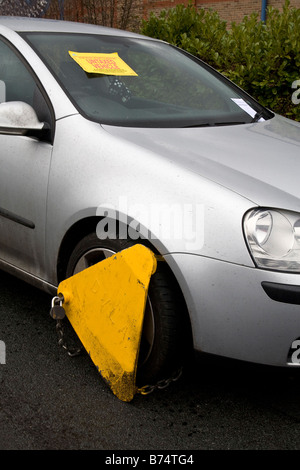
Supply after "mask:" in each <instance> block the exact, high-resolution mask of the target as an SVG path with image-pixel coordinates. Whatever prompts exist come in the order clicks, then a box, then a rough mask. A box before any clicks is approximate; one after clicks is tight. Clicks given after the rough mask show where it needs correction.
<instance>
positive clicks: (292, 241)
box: [244, 209, 300, 273]
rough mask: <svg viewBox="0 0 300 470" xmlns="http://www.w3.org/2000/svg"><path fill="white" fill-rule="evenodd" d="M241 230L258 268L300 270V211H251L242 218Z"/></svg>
mask: <svg viewBox="0 0 300 470" xmlns="http://www.w3.org/2000/svg"><path fill="white" fill-rule="evenodd" d="M244 233H245V238H246V241H247V243H248V247H249V250H250V253H251V255H252V257H253V260H254V262H255V264H256V265H257V267H259V268H264V269H273V270H279V271H290V272H299V273H300V214H298V213H296V212H290V211H284V210H279V209H254V210H251V211H250V212H248V213H247V214H246V216H245V218H244Z"/></svg>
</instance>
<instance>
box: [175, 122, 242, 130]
mask: <svg viewBox="0 0 300 470" xmlns="http://www.w3.org/2000/svg"><path fill="white" fill-rule="evenodd" d="M238 124H247V123H246V122H245V121H222V122H204V123H200V124H189V125H187V126H183V128H189V127H213V126H236V125H238Z"/></svg>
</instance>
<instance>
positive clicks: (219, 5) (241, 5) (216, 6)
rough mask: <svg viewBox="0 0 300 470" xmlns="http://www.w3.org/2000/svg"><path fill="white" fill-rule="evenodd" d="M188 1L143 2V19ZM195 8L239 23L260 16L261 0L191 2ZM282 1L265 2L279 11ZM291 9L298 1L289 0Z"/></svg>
mask: <svg viewBox="0 0 300 470" xmlns="http://www.w3.org/2000/svg"><path fill="white" fill-rule="evenodd" d="M189 3H190V2H189V0H143V4H144V18H145V19H147V18H148V17H149V13H150V12H151V11H153V12H155V13H156V14H159V12H160V11H161V10H167V9H169V8H174V7H175V6H176V5H178V4H184V5H188V4H189ZM192 3H193V4H194V5H195V6H196V7H197V8H204V9H206V10H209V9H212V10H216V11H217V12H218V13H219V15H220V17H221V18H222V19H224V20H226V21H227V22H229V23H231V22H232V21H236V22H239V21H241V20H242V19H243V17H244V16H245V15H250V14H251V13H252V12H254V11H255V12H257V13H258V14H259V16H260V14H261V6H262V1H261V0H193V2H192ZM284 3H285V1H284V0H267V4H268V6H272V7H274V8H277V9H279V10H281V9H282V6H283V5H284ZM290 5H291V7H295V8H300V0H290Z"/></svg>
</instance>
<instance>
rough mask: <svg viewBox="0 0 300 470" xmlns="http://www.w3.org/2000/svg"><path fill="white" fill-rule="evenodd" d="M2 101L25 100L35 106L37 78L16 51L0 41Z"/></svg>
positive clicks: (0, 89)
mask: <svg viewBox="0 0 300 470" xmlns="http://www.w3.org/2000/svg"><path fill="white" fill-rule="evenodd" d="M0 80H1V85H0V97H1V101H2V102H3V101H24V102H25V103H28V104H30V105H31V106H33V100H34V92H35V88H36V84H35V80H34V78H33V77H32V75H31V74H30V72H29V71H28V70H27V68H26V66H25V65H24V64H23V62H22V61H21V59H20V58H19V57H18V56H17V55H16V54H15V52H14V51H13V50H12V49H11V48H10V47H9V46H8V45H7V44H5V43H4V42H2V41H0Z"/></svg>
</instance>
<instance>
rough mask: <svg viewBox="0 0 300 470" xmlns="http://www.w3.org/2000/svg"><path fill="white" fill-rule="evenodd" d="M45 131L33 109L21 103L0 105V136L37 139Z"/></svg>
mask: <svg viewBox="0 0 300 470" xmlns="http://www.w3.org/2000/svg"><path fill="white" fill-rule="evenodd" d="M44 131H45V123H43V122H40V121H39V120H38V118H37V115H36V112H35V111H34V109H33V108H32V107H31V106H30V105H29V104H27V103H23V102H22V101H8V102H6V103H0V134H10V135H31V136H36V137H39V135H42V134H43V133H44Z"/></svg>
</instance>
